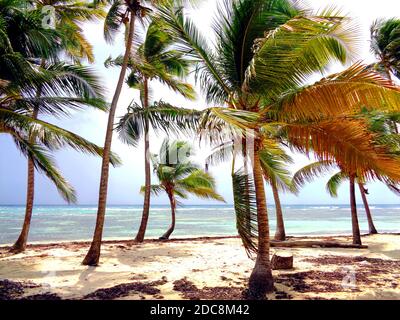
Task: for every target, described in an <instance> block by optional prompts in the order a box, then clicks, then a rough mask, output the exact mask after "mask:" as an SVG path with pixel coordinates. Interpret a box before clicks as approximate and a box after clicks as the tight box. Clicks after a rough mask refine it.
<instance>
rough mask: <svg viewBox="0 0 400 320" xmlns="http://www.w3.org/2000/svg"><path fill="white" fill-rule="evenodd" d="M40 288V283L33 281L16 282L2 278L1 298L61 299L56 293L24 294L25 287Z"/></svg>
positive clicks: (0, 285)
mask: <svg viewBox="0 0 400 320" xmlns="http://www.w3.org/2000/svg"><path fill="white" fill-rule="evenodd" d="M31 288H40V285H37V284H34V283H32V282H16V281H11V280H7V279H5V280H0V300H61V298H60V297H59V296H58V295H56V294H54V293H48V292H47V293H43V294H36V295H32V296H24V294H25V289H31Z"/></svg>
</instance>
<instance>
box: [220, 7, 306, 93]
mask: <svg viewBox="0 0 400 320" xmlns="http://www.w3.org/2000/svg"><path fill="white" fill-rule="evenodd" d="M218 12H219V14H218V16H217V17H216V21H215V23H214V31H215V34H216V36H217V50H218V52H219V58H220V60H219V63H220V66H221V69H222V70H223V72H224V75H225V77H226V79H228V80H229V83H230V84H231V86H232V87H233V88H235V90H240V89H241V87H242V85H243V83H244V80H245V73H246V70H247V68H248V66H249V64H250V61H251V60H252V59H253V56H254V52H253V45H254V42H255V40H256V39H259V38H262V37H264V34H265V33H268V32H269V31H271V30H274V29H276V28H277V27H279V26H280V25H282V24H284V23H286V22H287V21H288V20H289V19H291V18H294V17H295V16H297V15H299V14H300V10H299V8H297V7H296V6H295V5H294V2H292V1H288V0H267V1H266V0H239V1H232V0H225V1H223V5H222V6H221V5H219V8H218Z"/></svg>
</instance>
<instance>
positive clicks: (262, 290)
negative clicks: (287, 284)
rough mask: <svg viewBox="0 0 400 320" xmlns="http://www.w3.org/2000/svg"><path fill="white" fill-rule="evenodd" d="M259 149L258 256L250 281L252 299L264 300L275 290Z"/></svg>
mask: <svg viewBox="0 0 400 320" xmlns="http://www.w3.org/2000/svg"><path fill="white" fill-rule="evenodd" d="M258 152H259V147H258V146H255V150H254V159H253V178H254V186H255V191H256V202H257V223H258V254H257V260H256V264H255V266H254V269H253V272H252V273H251V276H250V279H249V292H250V297H251V298H254V299H263V298H264V297H265V295H266V294H267V293H269V292H272V291H273V290H274V281H273V278H272V271H271V264H270V259H269V248H270V242H269V240H270V239H269V225H268V214H267V201H266V196H265V188H264V178H263V174H262V169H261V164H260V157H259V154H258Z"/></svg>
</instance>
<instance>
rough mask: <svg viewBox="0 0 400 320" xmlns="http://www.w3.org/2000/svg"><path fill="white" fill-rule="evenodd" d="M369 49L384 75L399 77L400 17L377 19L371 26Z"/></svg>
mask: <svg viewBox="0 0 400 320" xmlns="http://www.w3.org/2000/svg"><path fill="white" fill-rule="evenodd" d="M371 50H372V52H373V53H374V54H375V55H376V56H377V58H378V59H379V61H380V64H381V65H382V67H383V70H384V72H385V73H386V76H389V77H390V72H392V73H393V74H394V75H395V76H396V77H397V78H400V19H398V18H392V19H378V20H376V21H375V22H374V23H373V24H372V26H371Z"/></svg>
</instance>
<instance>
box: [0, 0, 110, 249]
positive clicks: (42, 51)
mask: <svg viewBox="0 0 400 320" xmlns="http://www.w3.org/2000/svg"><path fill="white" fill-rule="evenodd" d="M21 3H22V5H21V6H20V7H15V6H14V5H13V3H12V2H11V3H10V2H4V3H1V4H0V5H1V6H2V10H1V11H2V17H3V19H4V21H6V23H5V24H4V35H5V36H6V37H7V39H8V41H7V42H6V43H8V45H7V47H8V48H7V47H6V48H4V49H5V53H6V54H5V56H7V54H8V53H9V52H13V53H15V52H16V51H17V52H18V53H19V54H20V55H21V56H22V57H23V58H25V59H27V60H28V61H29V62H28V61H27V63H31V64H32V66H31V67H30V72H28V75H29V76H30V78H37V79H40V78H45V79H46V81H41V83H40V85H37V86H28V85H27V84H26V83H25V84H24V86H23V88H22V86H21V85H19V81H16V82H15V83H14V82H11V83H9V85H8V86H7V88H4V89H7V91H8V94H7V93H5V96H4V97H3V98H7V99H11V100H12V101H13V103H15V106H14V107H15V108H17V109H18V110H21V109H23V110H24V111H26V112H28V114H30V117H31V118H32V119H33V120H36V119H38V116H39V114H40V113H46V114H47V115H49V114H51V115H56V116H62V115H68V114H69V112H68V108H69V109H80V108H82V107H85V106H89V105H90V106H93V107H96V108H100V109H102V110H106V104H105V103H104V102H102V100H103V97H102V95H101V91H102V88H101V86H100V85H99V83H98V80H97V79H96V77H95V76H94V75H93V72H92V71H91V70H90V69H88V68H85V67H82V66H74V65H67V64H63V63H59V62H56V61H57V60H58V55H59V53H60V51H61V50H62V51H64V52H71V49H72V45H71V43H70V42H69V43H68V44H66V41H65V39H66V35H65V34H63V33H62V32H61V31H62V30H59V29H60V28H56V29H54V30H51V29H50V30H49V29H48V28H45V27H44V26H43V25H42V16H41V11H40V9H41V7H42V6H43V4H42V3H40V2H39V3H35V6H34V8H33V9H32V8H29V10H28V9H27V4H28V2H23V1H21ZM58 10H59V11H60V8H58ZM67 11H69V15H70V16H71V18H72V19H70V21H73V19H76V18H77V16H78V15H79V13H77V12H75V11H74V8H73V7H71V6H69V7H68V9H67ZM64 20H65V19H64ZM67 24H68V23H67V22H66V21H64V24H63V25H62V28H61V29H63V30H64V29H65V28H66V25H67ZM70 24H71V25H72V24H74V23H73V22H70ZM75 47H76V48H77V47H79V48H80V47H81V46H80V45H78V44H75ZM76 48H75V49H76ZM37 60H39V61H40V65H36V61H37ZM48 61H52V62H50V63H49V62H48ZM27 68H29V67H27ZM14 71H15V70H14ZM31 73H32V74H31ZM34 73H36V75H33V74H34ZM17 76H18V75H17ZM31 92H34V93H35V94H34V95H32V94H31ZM17 94H18V95H19V97H17V96H16V95H17ZM42 96H43V97H42ZM4 101H6V100H4ZM29 139H30V141H31V144H35V143H36V137H35V136H34V135H31V136H30V137H29ZM34 172H35V164H34V161H33V160H32V159H28V178H27V186H28V187H27V202H26V212H25V219H24V224H23V228H22V231H21V234H20V237H19V238H18V240H17V242H16V243H15V244H14V246H13V248H12V250H13V251H14V252H16V253H18V252H21V251H23V250H24V249H25V247H26V242H27V238H28V232H29V227H30V221H31V216H32V210H33V203H34V181H35V177H34ZM70 189H71V188H70ZM71 191H72V189H71ZM67 198H71V199H73V198H75V195H74V194H72V193H71V194H70V195H69V196H67Z"/></svg>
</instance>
